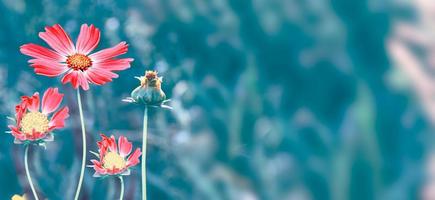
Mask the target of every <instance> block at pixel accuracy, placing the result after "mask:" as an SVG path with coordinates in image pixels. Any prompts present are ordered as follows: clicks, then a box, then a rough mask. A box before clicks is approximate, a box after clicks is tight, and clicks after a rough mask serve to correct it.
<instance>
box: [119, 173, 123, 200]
mask: <svg viewBox="0 0 435 200" xmlns="http://www.w3.org/2000/svg"><path fill="white" fill-rule="evenodd" d="M118 177H119V180H120V181H121V194H119V200H122V199H124V179H123V178H122V176H118Z"/></svg>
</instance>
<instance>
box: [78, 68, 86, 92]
mask: <svg viewBox="0 0 435 200" xmlns="http://www.w3.org/2000/svg"><path fill="white" fill-rule="evenodd" d="M78 78H79V79H78V81H79V85H80V86H82V88H83V90H89V81H88V79H87V78H86V75H85V73H83V72H80V74H79V76H78Z"/></svg>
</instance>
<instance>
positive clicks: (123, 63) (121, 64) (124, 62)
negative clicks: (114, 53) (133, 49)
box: [92, 58, 134, 71]
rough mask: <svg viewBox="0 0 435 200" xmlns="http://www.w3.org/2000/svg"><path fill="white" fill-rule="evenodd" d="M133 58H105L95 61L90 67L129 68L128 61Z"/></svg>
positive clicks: (131, 60) (107, 68)
mask: <svg viewBox="0 0 435 200" xmlns="http://www.w3.org/2000/svg"><path fill="white" fill-rule="evenodd" d="M133 60H134V59H133V58H122V59H114V60H105V61H102V62H99V63H95V64H94V65H93V66H92V67H94V68H103V69H106V70H110V71H112V70H117V71H119V70H124V69H128V68H130V63H131V62H133Z"/></svg>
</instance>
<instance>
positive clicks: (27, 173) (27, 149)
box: [24, 145, 39, 200]
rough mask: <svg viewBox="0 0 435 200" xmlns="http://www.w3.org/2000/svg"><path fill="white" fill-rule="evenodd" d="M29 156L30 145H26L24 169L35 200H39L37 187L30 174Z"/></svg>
mask: <svg viewBox="0 0 435 200" xmlns="http://www.w3.org/2000/svg"><path fill="white" fill-rule="evenodd" d="M28 154H29V145H26V149H25V150H24V167H25V169H26V175H27V180H28V181H29V185H30V188H31V189H32V193H33V196H34V197H35V200H39V198H38V195H37V194H36V190H35V186H33V182H32V177H31V176H30V172H29V164H28V163H27V157H28Z"/></svg>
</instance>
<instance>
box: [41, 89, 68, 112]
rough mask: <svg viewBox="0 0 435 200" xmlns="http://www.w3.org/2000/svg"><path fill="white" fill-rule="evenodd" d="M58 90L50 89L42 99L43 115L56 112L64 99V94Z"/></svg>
mask: <svg viewBox="0 0 435 200" xmlns="http://www.w3.org/2000/svg"><path fill="white" fill-rule="evenodd" d="M58 90H59V89H57V88H48V89H47V90H46V91H45V93H44V96H43V97H42V108H41V109H42V113H43V114H45V115H46V114H49V113H52V112H53V111H55V110H56V109H57V108H58V107H59V105H60V103H61V102H62V99H63V94H61V93H59V92H58Z"/></svg>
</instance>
